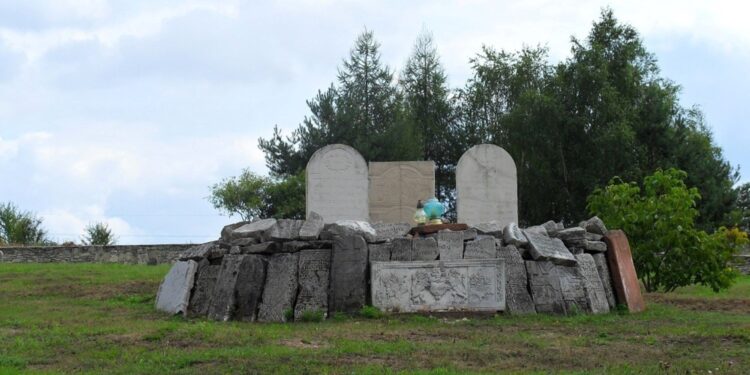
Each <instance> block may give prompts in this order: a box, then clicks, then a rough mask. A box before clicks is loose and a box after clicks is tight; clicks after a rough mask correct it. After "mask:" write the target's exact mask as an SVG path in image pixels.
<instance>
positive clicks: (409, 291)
mask: <svg viewBox="0 0 750 375" xmlns="http://www.w3.org/2000/svg"><path fill="white" fill-rule="evenodd" d="M371 278H372V279H371V282H372V288H371V291H372V304H373V305H374V306H375V307H377V308H379V309H381V310H383V311H393V312H418V311H501V310H504V309H505V263H504V261H503V260H501V259H462V260H448V261H427V262H417V261H413V262H373V263H372V271H371Z"/></svg>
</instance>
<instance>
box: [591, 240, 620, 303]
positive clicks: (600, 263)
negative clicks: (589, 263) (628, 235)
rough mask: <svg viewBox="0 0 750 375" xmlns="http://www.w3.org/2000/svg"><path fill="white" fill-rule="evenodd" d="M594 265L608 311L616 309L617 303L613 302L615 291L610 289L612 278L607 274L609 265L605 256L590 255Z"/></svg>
mask: <svg viewBox="0 0 750 375" xmlns="http://www.w3.org/2000/svg"><path fill="white" fill-rule="evenodd" d="M591 256H592V257H593V258H594V263H596V270H597V271H598V272H599V278H600V279H602V287H604V294H605V295H606V296H607V303H608V304H609V309H610V310H612V309H614V308H615V307H617V301H616V300H615V291H614V289H612V276H610V274H609V265H608V264H607V255H606V254H604V253H596V254H591Z"/></svg>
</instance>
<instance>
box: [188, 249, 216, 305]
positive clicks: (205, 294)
mask: <svg viewBox="0 0 750 375" xmlns="http://www.w3.org/2000/svg"><path fill="white" fill-rule="evenodd" d="M219 269H221V265H218V264H217V265H211V264H210V263H209V261H208V260H207V259H203V260H202V261H200V262H199V263H198V271H197V272H196V276H195V287H194V288H193V295H192V296H191V297H190V305H189V306H188V314H189V315H190V316H204V317H205V316H206V314H208V307H209V306H210V304H211V297H212V293H213V290H214V285H215V284H216V277H218V276H219Z"/></svg>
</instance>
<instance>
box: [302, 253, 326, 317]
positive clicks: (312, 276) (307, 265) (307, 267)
mask: <svg viewBox="0 0 750 375" xmlns="http://www.w3.org/2000/svg"><path fill="white" fill-rule="evenodd" d="M330 271H331V250H330V249H321V250H303V251H300V252H299V266H298V280H299V292H298V296H297V303H296V304H295V306H294V319H295V320H299V319H300V318H301V317H302V315H303V314H305V313H306V312H310V313H316V312H319V313H322V314H323V315H324V316H325V315H327V313H328V287H329V282H330Z"/></svg>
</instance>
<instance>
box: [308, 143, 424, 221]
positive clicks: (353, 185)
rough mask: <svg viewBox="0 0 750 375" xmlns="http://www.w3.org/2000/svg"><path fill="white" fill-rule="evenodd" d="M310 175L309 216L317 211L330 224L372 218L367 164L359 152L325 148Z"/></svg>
mask: <svg viewBox="0 0 750 375" xmlns="http://www.w3.org/2000/svg"><path fill="white" fill-rule="evenodd" d="M306 173H307V175H306V183H307V189H306V202H307V205H306V209H307V211H306V212H307V213H308V214H309V213H310V211H315V212H317V213H318V214H320V216H322V217H323V220H324V221H325V222H326V223H332V222H335V221H337V220H364V221H368V220H369V219H370V213H369V203H368V199H369V198H368V192H367V191H368V179H367V174H368V172H367V163H366V162H365V159H364V158H362V155H360V154H359V152H357V150H355V149H353V148H351V147H349V146H346V145H342V144H333V145H328V146H325V147H323V148H321V149H319V150H318V151H316V152H315V153H314V154H313V156H312V157H311V158H310V161H309V162H308V163H307V168H306ZM415 204H416V202H415Z"/></svg>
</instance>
